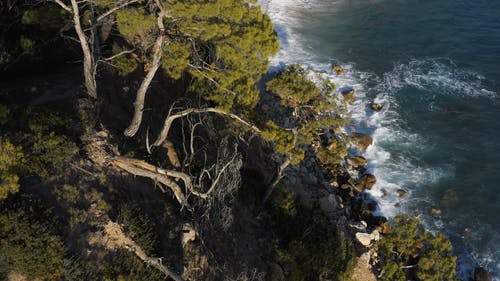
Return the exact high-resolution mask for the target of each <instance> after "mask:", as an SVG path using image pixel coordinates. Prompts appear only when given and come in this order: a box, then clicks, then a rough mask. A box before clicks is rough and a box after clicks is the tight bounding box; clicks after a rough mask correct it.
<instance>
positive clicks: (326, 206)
mask: <svg viewBox="0 0 500 281" xmlns="http://www.w3.org/2000/svg"><path fill="white" fill-rule="evenodd" d="M319 206H320V208H321V210H323V212H325V213H333V212H335V211H336V210H337V208H338V207H339V203H338V202H337V198H336V197H335V194H330V195H328V196H325V197H323V198H321V199H319Z"/></svg>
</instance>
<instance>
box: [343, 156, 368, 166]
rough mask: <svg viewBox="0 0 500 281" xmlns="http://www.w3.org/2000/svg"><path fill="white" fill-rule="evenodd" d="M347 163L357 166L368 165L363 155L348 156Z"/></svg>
mask: <svg viewBox="0 0 500 281" xmlns="http://www.w3.org/2000/svg"><path fill="white" fill-rule="evenodd" d="M347 163H348V164H349V165H351V166H353V167H355V168H357V167H362V166H366V164H367V161H366V158H365V157H363V156H352V157H347Z"/></svg>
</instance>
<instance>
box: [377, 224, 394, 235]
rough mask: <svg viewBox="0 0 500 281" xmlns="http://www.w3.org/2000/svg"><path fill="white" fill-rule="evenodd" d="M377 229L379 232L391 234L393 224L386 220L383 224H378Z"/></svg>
mask: <svg viewBox="0 0 500 281" xmlns="http://www.w3.org/2000/svg"><path fill="white" fill-rule="evenodd" d="M377 230H378V232H379V233H382V234H389V233H391V231H392V226H391V224H390V223H389V222H388V221H386V222H384V223H382V224H381V225H379V226H377Z"/></svg>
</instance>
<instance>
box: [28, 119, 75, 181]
mask: <svg viewBox="0 0 500 281" xmlns="http://www.w3.org/2000/svg"><path fill="white" fill-rule="evenodd" d="M28 126H29V128H30V131H31V132H30V133H29V134H27V135H25V141H24V145H25V146H26V147H27V149H26V150H27V151H26V152H25V155H26V162H25V163H26V169H27V170H28V171H29V172H32V173H35V174H37V175H39V176H41V177H48V176H49V175H50V174H52V173H56V172H61V171H62V170H63V169H64V168H65V166H64V163H65V162H67V161H69V159H71V157H72V156H73V155H74V154H75V153H76V152H77V151H78V147H77V146H76V144H75V143H73V142H72V141H71V140H69V138H68V137H67V136H65V135H62V134H58V133H56V132H57V131H64V129H66V128H67V127H68V126H69V120H67V119H64V118H62V117H61V116H59V115H57V114H55V113H50V112H48V113H45V114H41V113H39V114H34V115H33V116H32V117H31V118H30V120H29V124H28Z"/></svg>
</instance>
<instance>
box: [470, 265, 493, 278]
mask: <svg viewBox="0 0 500 281" xmlns="http://www.w3.org/2000/svg"><path fill="white" fill-rule="evenodd" d="M492 280H493V278H492V277H491V275H490V274H489V273H488V271H486V269H484V268H482V267H480V266H478V267H476V268H475V269H474V281H492Z"/></svg>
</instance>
